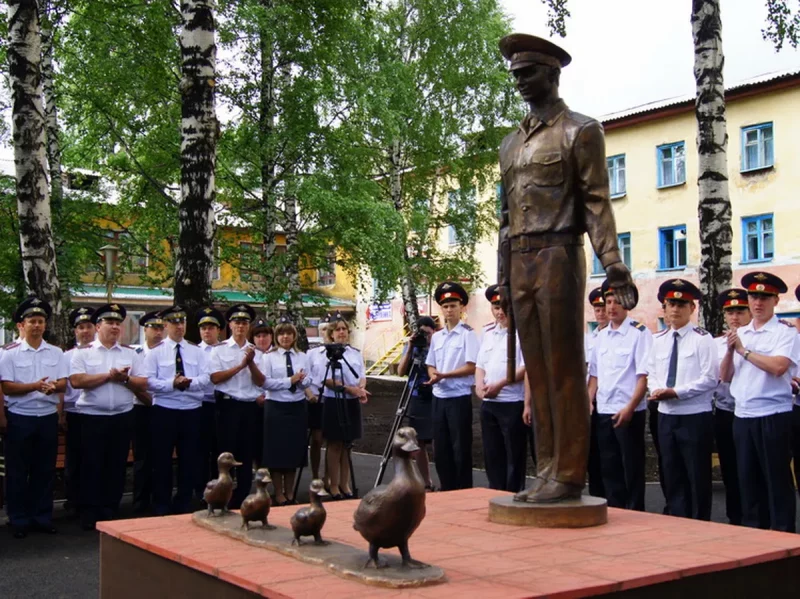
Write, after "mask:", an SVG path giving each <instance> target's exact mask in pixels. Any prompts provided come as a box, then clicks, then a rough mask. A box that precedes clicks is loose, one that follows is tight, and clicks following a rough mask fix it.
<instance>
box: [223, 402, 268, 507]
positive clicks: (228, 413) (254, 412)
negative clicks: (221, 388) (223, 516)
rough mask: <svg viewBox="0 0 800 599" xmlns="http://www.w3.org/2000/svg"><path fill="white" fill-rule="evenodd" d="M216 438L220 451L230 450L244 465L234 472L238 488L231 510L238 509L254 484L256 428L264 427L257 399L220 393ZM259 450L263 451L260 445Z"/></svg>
mask: <svg viewBox="0 0 800 599" xmlns="http://www.w3.org/2000/svg"><path fill="white" fill-rule="evenodd" d="M215 396H216V398H217V407H218V409H219V412H218V418H217V425H218V429H217V439H219V451H220V453H222V452H226V451H229V452H231V453H232V454H233V456H234V457H235V458H236V461H237V462H241V463H242V465H241V466H238V467H237V468H236V471H235V475H236V489H235V490H234V492H233V497H232V498H231V502H230V505H229V506H228V507H230V508H231V509H239V506H240V505H241V504H242V501H244V499H245V497H247V496H248V495H249V494H250V487H251V486H252V484H253V457H254V456H255V453H256V446H255V442H256V429H257V428H259V427H261V426H262V422H263V421H262V420H259V419H258V414H259V410H258V405H257V404H256V402H254V401H239V400H237V399H234V398H232V397H231V396H230V395H227V394H224V393H220V392H217V393H216V394H215ZM258 451H261V449H260V448H258Z"/></svg>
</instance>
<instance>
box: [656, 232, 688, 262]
mask: <svg viewBox="0 0 800 599" xmlns="http://www.w3.org/2000/svg"><path fill="white" fill-rule="evenodd" d="M685 267H686V225H677V226H675V227H662V228H660V229H659V230H658V268H659V269H661V270H673V269H678V268H685Z"/></svg>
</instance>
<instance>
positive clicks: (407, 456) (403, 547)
mask: <svg viewBox="0 0 800 599" xmlns="http://www.w3.org/2000/svg"><path fill="white" fill-rule="evenodd" d="M417 450H419V445H418V444H417V431H415V430H414V429H413V428H411V427H404V428H401V429H400V430H398V431H397V434H396V435H395V436H394V440H393V443H392V454H393V455H394V478H393V479H392V482H390V483H389V484H388V485H387V486H380V487H375V488H374V489H372V491H370V492H369V493H367V494H366V495H365V496H364V499H362V500H361V503H360V504H359V506H358V508H357V509H356V511H355V513H354V514H353V518H354V522H353V528H355V529H356V530H357V531H358V532H360V533H361V536H362V537H364V539H366V541H367V542H368V543H369V559H368V560H367V563H366V564H364V567H365V568H366V567H368V566H369V565H370V564H374V565H375V567H376V568H385V567H387V566H388V565H389V564H388V563H387V562H386V560H382V559H381V558H379V557H378V549H380V548H382V547H383V548H389V547H397V548H398V549H399V550H400V555H401V556H402V558H403V566H404V567H407V568H427V567H428V564H424V563H422V562H419V561H417V560H415V559H411V555H410V554H409V552H408V539H409V537H411V535H412V534H413V533H414V531H415V530H416V529H417V527H418V526H419V525H420V523H421V522H422V519H423V518H424V517H425V481H424V480H422V475H420V473H419V468H418V467H417V464H416V462H415V461H414V460H412V459H411V454H412V453H413V452H415V451H417Z"/></svg>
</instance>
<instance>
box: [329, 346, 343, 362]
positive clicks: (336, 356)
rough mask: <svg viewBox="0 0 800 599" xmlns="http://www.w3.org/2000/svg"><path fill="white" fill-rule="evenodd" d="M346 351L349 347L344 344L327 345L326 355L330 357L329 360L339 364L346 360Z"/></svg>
mask: <svg viewBox="0 0 800 599" xmlns="http://www.w3.org/2000/svg"><path fill="white" fill-rule="evenodd" d="M346 349H347V346H346V345H345V344H344V343H326V344H325V355H326V356H327V357H328V360H331V361H336V362H338V361H339V360H341V359H342V358H344V352H345V350H346Z"/></svg>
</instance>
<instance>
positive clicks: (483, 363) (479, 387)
mask: <svg viewBox="0 0 800 599" xmlns="http://www.w3.org/2000/svg"><path fill="white" fill-rule="evenodd" d="M486 299H488V300H489V302H491V305H492V316H494V319H495V326H494V327H493V328H491V329H489V330H487V331H486V332H485V333H484V335H483V339H482V340H481V346H480V350H478V362H477V363H476V364H475V393H476V395H477V396H478V397H479V398H480V399H482V400H483V401H482V402H481V437H482V439H483V461H484V465H485V467H486V476H487V478H488V479H489V488H491V489H498V490H500V491H511V492H513V493H516V492H518V491H520V490H522V489H523V488H524V487H525V455H526V451H525V449H526V444H527V439H528V429H527V426H526V425H525V423H524V422H523V420H522V411H523V408H524V405H523V401H524V399H525V383H524V379H525V361H524V360H523V358H522V350H521V349H520V345H519V342H517V344H516V349H517V355H516V365H517V372H516V375H517V376H516V382H514V383H512V384H509V383H508V379H507V374H508V358H507V356H508V316H507V315H506V313H505V311H504V310H503V307H502V305H501V301H500V300H501V298H500V292H499V291H498V289H497V285H492V286H490V287H489V288H488V289H487V290H486Z"/></svg>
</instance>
